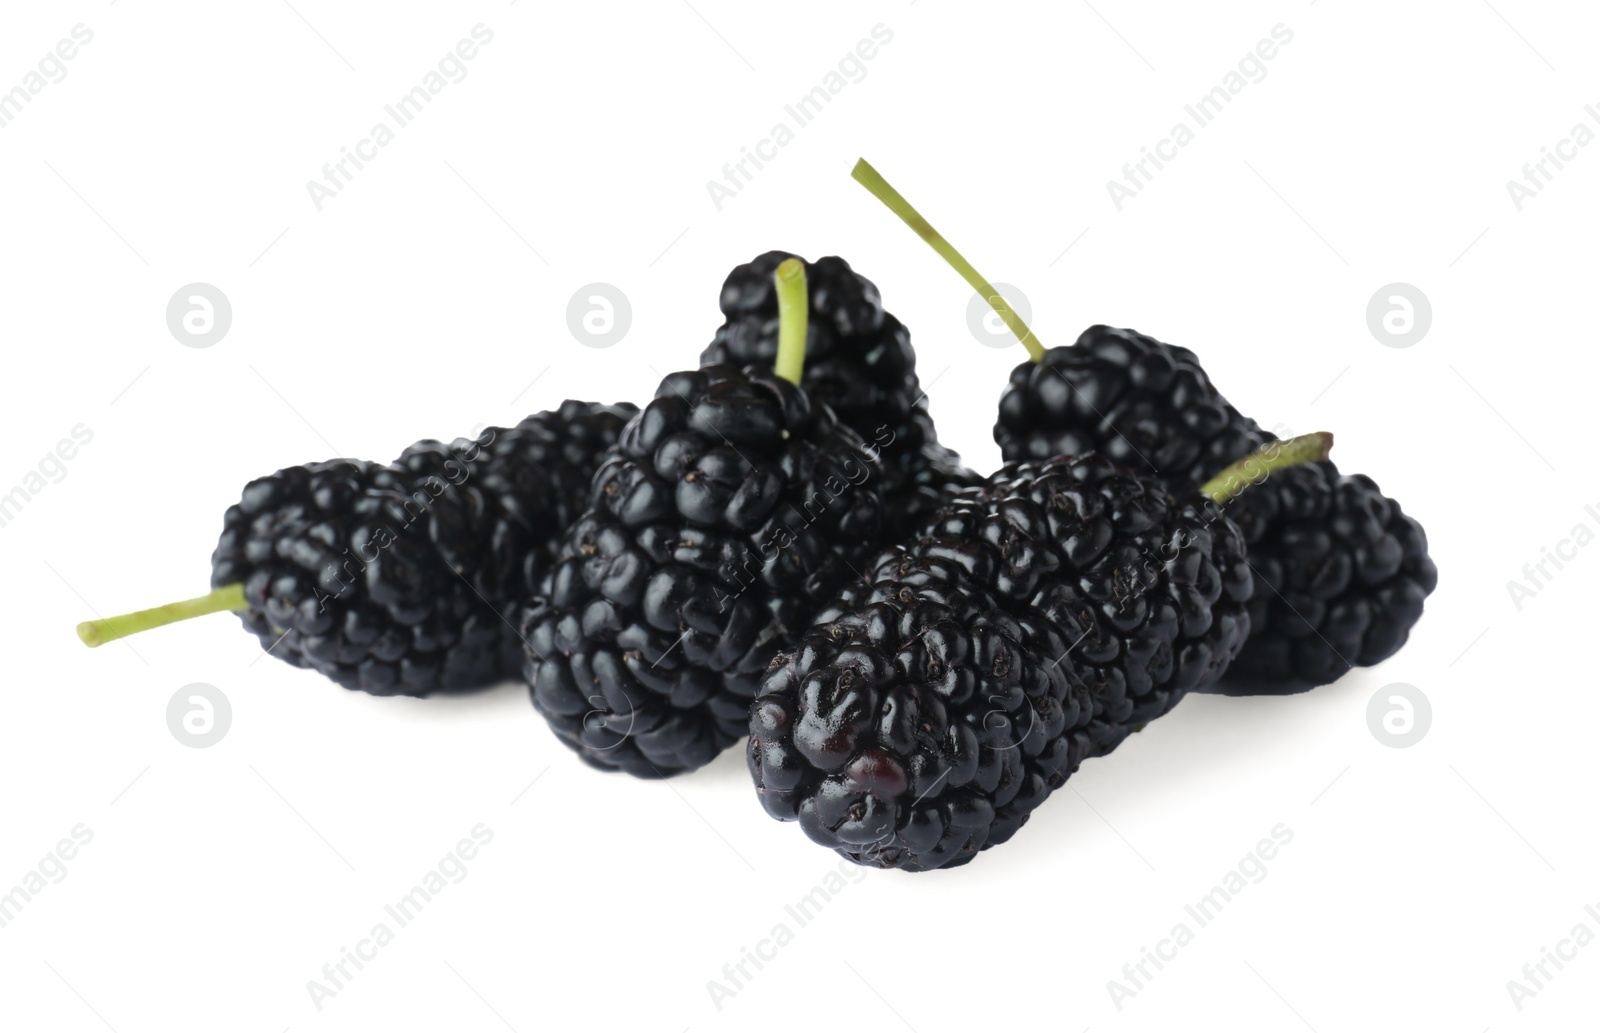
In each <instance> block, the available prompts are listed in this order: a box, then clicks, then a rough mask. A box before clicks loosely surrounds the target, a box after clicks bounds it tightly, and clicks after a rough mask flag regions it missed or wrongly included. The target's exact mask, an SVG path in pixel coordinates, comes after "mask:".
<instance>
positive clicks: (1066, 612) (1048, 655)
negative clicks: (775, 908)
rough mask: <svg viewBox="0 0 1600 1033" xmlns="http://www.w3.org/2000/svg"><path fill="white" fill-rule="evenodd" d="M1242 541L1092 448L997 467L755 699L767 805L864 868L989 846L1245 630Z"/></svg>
mask: <svg viewBox="0 0 1600 1033" xmlns="http://www.w3.org/2000/svg"><path fill="white" fill-rule="evenodd" d="M1251 587H1252V583H1251V580H1250V576H1249V572H1248V569H1247V567H1246V565H1245V562H1244V543H1243V539H1242V537H1241V535H1240V533H1239V531H1238V529H1237V528H1236V527H1235V526H1234V525H1233V524H1232V523H1231V522H1230V521H1229V520H1228V519H1227V518H1226V517H1224V516H1222V515H1221V514H1220V512H1218V511H1217V510H1216V507H1209V508H1208V507H1206V506H1205V505H1204V504H1202V503H1200V502H1198V501H1184V502H1180V501H1178V500H1175V499H1173V498H1172V497H1171V496H1169V495H1167V494H1166V492H1165V491H1164V490H1163V489H1161V487H1160V486H1159V485H1158V484H1156V483H1155V482H1154V481H1151V480H1149V479H1147V478H1141V477H1138V476H1135V475H1133V474H1131V473H1129V472H1128V471H1126V470H1123V469H1121V468H1119V467H1117V466H1116V465H1115V464H1113V463H1111V462H1110V461H1109V460H1107V459H1105V458H1104V457H1099V456H1096V455H1093V454H1090V455H1085V456H1078V457H1072V458H1057V459H1053V460H1049V461H1045V462H1037V463H1025V464H1010V465H1008V466H1006V467H1003V468H1002V469H1001V470H1000V471H999V472H998V473H997V474H996V475H995V476H994V477H993V478H991V479H990V481H989V482H988V483H987V484H986V485H985V486H984V487H982V488H979V489H968V490H964V491H959V492H957V493H956V494H955V495H954V497H953V498H952V499H951V501H950V502H949V503H948V504H947V505H946V506H945V508H944V509H942V510H941V511H940V512H939V513H938V514H937V515H936V516H935V517H934V519H933V520H932V521H931V522H930V523H929V525H928V526H927V527H926V528H924V533H923V534H922V535H921V536H919V537H917V538H915V539H913V540H912V541H910V542H908V543H905V544H902V545H897V546H892V547H890V548H888V549H885V550H884V551H883V552H881V553H880V554H879V555H878V556H877V557H875V558H874V559H873V560H872V562H871V564H870V566H869V567H868V568H867V569H866V577H865V578H864V579H859V580H857V581H855V582H852V583H851V584H849V585H848V586H846V588H845V589H844V590H843V591H841V593H840V594H839V596H838V598H837V599H836V600H835V601H834V602H833V604H832V605H831V606H830V607H828V608H827V609H826V610H824V611H822V613H821V614H820V615H819V618H818V622H817V623H816V624H815V625H814V626H813V627H812V628H811V629H809V630H808V631H807V632H806V633H805V635H804V637H803V638H802V639H801V640H800V642H799V644H798V645H797V646H796V647H795V649H794V650H793V651H792V652H791V653H790V654H788V655H787V656H785V657H782V658H780V660H779V662H778V663H776V664H775V665H774V667H773V669H772V671H771V672H770V673H769V675H768V676H767V679H766V681H765V683H764V685H763V687H762V694H761V696H760V697H759V698H758V699H757V700H756V702H755V704H754V705H753V706H752V707H751V711H750V728H749V733H750V735H749V739H748V743H747V750H748V752H747V761H748V764H749V768H750V772H751V775H752V777H753V778H754V780H755V783H756V789H757V793H758V795H759V796H760V798H761V801H762V804H763V806H764V807H765V808H766V809H767V811H768V813H769V814H771V815H772V816H774V817H776V818H779V819H782V820H797V821H798V822H799V823H800V826H801V828H802V829H804V831H805V832H806V834H807V835H808V836H810V837H811V838H812V839H813V840H815V841H817V842H819V843H822V844H824V845H826V846H829V847H832V848H834V849H835V850H838V851H839V852H840V853H841V854H843V855H844V856H845V857H848V858H850V859H851V860H853V861H856V862H858V863H861V864H867V865H874V866H877V867H884V868H903V869H907V870H910V871H924V870H928V869H932V868H940V867H950V866H953V865H958V864H963V863H965V862H967V861H969V860H971V859H972V857H974V856H975V855H976V854H977V853H978V852H979V851H980V850H983V849H985V848H987V847H990V846H994V845H995V844H997V843H1002V842H1005V841H1006V840H1007V839H1009V838H1010V837H1011V836H1012V835H1013V834H1014V833H1015V832H1016V831H1017V829H1018V828H1020V827H1021V826H1022V824H1023V823H1024V822H1025V821H1026V820H1027V818H1028V815H1029V814H1030V813H1031V812H1032V811H1033V809H1034V808H1035V807H1037V806H1038V805H1039V804H1040V803H1042V802H1043V801H1044V799H1045V798H1046V797H1047V796H1049V794H1050V793H1051V792H1052V791H1053V790H1054V789H1057V788H1059V787H1060V786H1061V785H1062V783H1063V782H1065V780H1066V778H1067V777H1068V776H1069V775H1071V774H1072V772H1073V771H1075V770H1076V769H1077V767H1078V764H1079V763H1080V762H1081V761H1083V760H1085V759H1087V758H1089V757H1094V756H1099V755H1102V754H1104V753H1107V752H1109V751H1110V750H1111V749H1113V748H1115V746H1116V745H1117V744H1118V743H1120V742H1121V741H1122V740H1123V739H1125V738H1126V737H1127V736H1128V735H1129V734H1131V733H1132V732H1134V731H1135V730H1137V728H1139V727H1141V726H1142V725H1143V724H1144V723H1145V722H1147V721H1149V720H1152V719H1153V718H1155V717H1157V716H1160V715H1161V714H1164V713H1166V712H1167V711H1168V710H1170V709H1171V708H1172V707H1173V706H1174V705H1176V703H1177V702H1178V700H1179V699H1181V698H1182V697H1183V695H1184V694H1185V693H1186V692H1188V691H1191V690H1193V689H1196V688H1200V687H1204V686H1205V685H1206V684H1208V683H1209V682H1210V681H1212V680H1214V679H1215V678H1216V677H1218V676H1219V675H1220V674H1221V672H1222V671H1223V670H1224V669H1225V668H1226V667H1227V665H1228V663H1229V661H1230V660H1231V659H1232V658H1233V656H1234V655H1235V654H1236V653H1237V652H1238V650H1239V648H1240V647H1241V646H1242V645H1243V642H1244V639H1245V637H1246V636H1247V635H1248V633H1249V613H1248V610H1247V603H1248V600H1249V597H1250V591H1251Z"/></svg>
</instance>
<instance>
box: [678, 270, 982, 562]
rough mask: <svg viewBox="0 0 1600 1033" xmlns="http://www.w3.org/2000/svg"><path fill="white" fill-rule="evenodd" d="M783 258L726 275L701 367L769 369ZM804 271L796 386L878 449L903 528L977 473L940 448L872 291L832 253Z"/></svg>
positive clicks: (895, 528)
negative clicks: (806, 306)
mask: <svg viewBox="0 0 1600 1033" xmlns="http://www.w3.org/2000/svg"><path fill="white" fill-rule="evenodd" d="M790 257H795V256H791V255H790V254H789V253H788V252H785V251H768V252H766V253H765V254H762V255H758V256H757V257H756V258H755V259H753V260H751V261H749V262H746V263H745V264H743V265H740V266H736V267H735V268H734V269H733V271H732V272H730V273H729V274H728V278H727V280H726V281H724V282H723V285H722V295H721V299H720V305H721V307H722V313H723V316H724V322H723V324H722V325H721V326H720V327H718V328H717V331H716V334H715V336H714V337H713V338H712V341H711V344H710V345H708V346H707V347H706V349H705V351H704V352H703V353H702V354H701V356H700V362H701V364H702V365H711V364H719V363H720V364H728V365H737V366H744V365H748V364H752V363H754V364H757V365H771V363H772V361H773V359H774V358H775V357H776V355H777V349H778V302H777V295H776V292H775V290H774V288H773V282H772V276H773V271H774V270H775V269H777V267H778V265H779V264H780V263H781V262H783V261H784V260H785V259H788V258H790ZM802 261H803V259H802ZM805 269H806V282H807V285H808V287H809V288H810V307H811V318H810V325H809V326H808V328H807V332H806V365H805V374H804V377H803V379H802V380H801V384H802V386H804V387H805V388H806V390H807V391H808V392H809V393H810V394H811V396H812V397H813V398H821V399H826V400H827V402H828V405H829V407H830V408H832V409H833V411H834V412H835V413H836V414H837V415H838V417H839V419H840V421H842V422H843V423H844V424H845V425H846V426H848V427H850V428H851V429H853V430H854V431H855V432H856V433H858V434H860V435H861V436H862V438H864V439H865V440H866V441H867V443H868V444H869V445H875V446H877V447H879V448H881V449H882V451H883V464H884V473H885V476H886V478H887V480H886V483H885V484H884V497H885V500H886V501H887V503H888V519H889V531H890V533H891V534H892V535H893V536H896V537H898V536H900V535H903V534H906V533H909V532H910V531H911V530H912V529H913V528H915V527H917V526H918V525H920V524H921V523H922V521H923V520H925V519H926V518H927V517H928V516H929V515H931V514H932V513H933V511H934V510H935V509H937V508H938V507H939V505H940V503H941V502H942V501H943V500H944V497H945V496H946V495H947V494H948V493H949V492H950V491H951V490H953V489H954V488H957V487H963V486H968V485H973V484H977V483H978V482H979V481H980V480H981V478H980V477H979V476H978V474H976V473H974V472H973V471H971V470H969V469H967V468H966V467H964V466H962V465H961V457H960V456H958V455H957V454H956V453H955V452H952V451H951V450H950V449H948V448H946V447H945V446H943V445H941V444H939V441H938V438H937V435H936V434H935V431H934V426H933V418H932V417H931V416H930V415H929V414H928V402H927V396H926V394H925V392H924V391H923V390H922V387H921V385H920V384H919V382H918V379H917V371H916V355H915V353H914V352H913V351H912V349H911V335H910V333H909V332H908V331H907V330H906V328H905V327H904V326H903V325H902V324H901V323H900V321H899V320H898V319H896V318H895V317H894V315H893V314H891V313H890V312H888V311H886V310H885V309H884V307H883V302H882V299H881V298H880V297H879V295H878V288H877V287H876V286H874V285H873V283H872V282H871V281H870V280H868V279H866V278H865V277H863V276H862V275H861V274H860V273H857V272H855V271H854V270H852V269H851V268H850V265H849V263H848V262H846V261H845V260H844V259H842V258H839V257H837V256H828V257H826V258H820V259H818V260H817V261H816V262H806V263H805Z"/></svg>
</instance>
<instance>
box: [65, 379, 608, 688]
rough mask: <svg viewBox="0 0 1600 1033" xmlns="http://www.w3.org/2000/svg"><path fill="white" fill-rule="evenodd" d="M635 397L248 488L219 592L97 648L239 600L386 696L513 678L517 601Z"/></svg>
mask: <svg viewBox="0 0 1600 1033" xmlns="http://www.w3.org/2000/svg"><path fill="white" fill-rule="evenodd" d="M635 411H636V410H635V409H634V407H633V406H628V405H624V406H606V405H596V404H593V403H587V402H574V401H567V402H564V403H562V405H561V407H560V408H559V409H557V410H555V411H552V412H543V413H539V414H537V415H534V416H530V417H528V418H527V419H525V420H523V421H522V422H521V423H519V424H518V425H517V426H515V427H510V428H500V427H493V428H489V429H487V430H485V431H484V432H483V433H482V434H481V435H479V437H477V438H475V439H471V440H467V439H462V440H458V441H456V442H454V443H453V444H451V445H445V444H442V443H441V442H438V441H431V440H430V441H419V442H417V443H416V444H414V445H412V446H411V447H410V448H408V449H406V450H405V452H403V453H402V454H401V455H400V457H399V458H398V459H397V460H396V461H395V462H394V463H392V464H389V465H387V466H385V465H380V464H376V463H370V462H366V461H363V460H344V459H336V460H330V461H327V462H321V463H312V464H308V465H305V466H296V467H289V468H287V469H283V470H279V471H278V472H276V473H274V474H271V475H268V476H266V477H262V478H258V479H257V480H254V481H252V482H250V483H249V484H248V485H246V486H245V488H244V491H243V492H242V493H241V496H240V499H239V502H238V503H236V504H235V505H233V506H231V507H229V509H228V511H227V513H226V514H225V515H224V518H223V531H222V535H221V537H220V538H219V540H218V542H217V548H216V551H215V552H214V554H213V555H212V572H211V584H212V588H213V591H212V592H211V594H210V595H207V596H203V597H201V598H199V599H193V600H188V601H186V602H183V603H175V604H172V605H170V606H166V607H159V608H157V609H154V610H146V611H140V612H138V613H134V614H128V615H125V616H122V617H113V618H109V619H107V620H101V621H90V622H87V623H85V624H83V625H80V626H79V635H80V637H82V638H83V639H84V641H85V642H86V643H88V644H90V645H99V644H100V643H102V642H106V641H111V640H113V639H115V638H120V637H122V636H123V635H127V634H132V633H134V632H137V631H141V630H144V629H146V628H151V627H156V626H159V625H161V624H166V623H170V622H171V621H174V620H182V619H185V618H187V617H192V616H198V615H200V614H202V613H211V612H216V611H219V610H235V611H237V612H238V613H239V616H240V619H241V621H243V623H244V626H245V628H246V629H247V630H249V631H250V632H252V633H253V634H255V635H256V637H257V638H258V639H260V641H261V644H262V646H263V648H265V649H266V650H267V651H268V652H270V653H271V654H272V655H273V656H275V657H277V658H278V659H280V660H283V661H285V662H286V663H290V664H293V665H294V666H296V667H306V668H310V669H312V670H315V671H318V672H320V673H322V674H324V675H326V676H327V677H328V678H330V679H331V680H333V681H334V682H336V683H338V684H339V685H342V686H344V687H346V688H351V689H361V690H363V691H365V692H369V693H373V694H375V695H413V696H420V695H425V694H427V693H429V692H432V691H437V690H459V689H468V688H474V687H477V686H481V685H485V684H488V683H491V682H494V681H497V680H500V679H503V678H507V677H513V676H515V675H516V674H517V673H518V672H519V671H520V669H521V666H522V660H521V658H522V646H521V642H520V639H519V637H518V634H517V630H516V627H515V624H514V622H515V620H516V617H517V614H518V612H519V611H520V609H521V608H522V607H523V606H524V605H525V604H526V603H527V601H528V600H529V598H530V597H531V594H532V586H536V585H537V584H539V583H540V582H541V581H542V579H543V577H544V575H545V573H546V572H547V571H548V569H549V567H550V564H551V562H552V559H553V557H554V550H555V544H556V541H557V539H558V537H559V534H560V532H561V531H562V530H563V529H564V528H565V526H566V525H567V524H568V523H570V522H571V521H572V519H573V518H574V517H575V515H576V513H577V512H578V510H579V508H580V506H581V505H582V500H583V498H584V497H585V495H586V494H587V484H588V479H589V476H590V475H591V474H592V472H593V470H594V467H595V465H596V463H597V461H598V457H599V456H600V454H601V453H603V452H604V450H605V449H606V448H607V447H609V446H610V445H611V444H612V443H613V442H614V441H615V440H616V438H617V435H618V433H620V431H621V428H622V427H623V425H624V424H625V422H626V421H627V419H628V418H629V417H630V416H632V415H633V414H634V412H635Z"/></svg>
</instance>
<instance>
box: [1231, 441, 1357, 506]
mask: <svg viewBox="0 0 1600 1033" xmlns="http://www.w3.org/2000/svg"><path fill="white" fill-rule="evenodd" d="M1331 448H1333V435H1332V434H1329V433H1328V432H1327V431H1317V432H1315V433H1313V434H1302V435H1300V436H1299V437H1297V438H1290V439H1289V440H1288V441H1272V442H1269V443H1267V444H1266V445H1264V446H1262V447H1261V448H1260V449H1257V450H1256V451H1254V452H1252V453H1250V454H1249V455H1247V456H1245V457H1244V458H1243V459H1241V460H1239V461H1238V462H1237V463H1234V464H1233V465H1232V466H1230V467H1228V468H1227V469H1226V470H1224V471H1222V472H1221V473H1219V474H1217V475H1216V476H1215V477H1213V478H1211V479H1210V480H1209V481H1207V482H1206V483H1204V484H1202V485H1201V486H1200V494H1202V495H1205V496H1207V497H1208V498H1210V499H1211V501H1212V502H1215V503H1216V504H1217V505H1219V506H1220V505H1222V504H1223V503H1226V502H1228V501H1229V500H1231V499H1233V498H1235V497H1236V496H1237V495H1238V494H1239V493H1240V492H1242V491H1244V490H1245V489H1246V488H1248V487H1250V486H1251V485H1253V484H1260V483H1261V482H1262V481H1264V480H1266V479H1267V478H1268V477H1269V476H1271V475H1272V474H1273V473H1275V472H1277V471H1278V470H1283V469H1286V468H1288V467H1291V466H1298V465H1299V464H1301V463H1314V462H1316V461H1317V460H1320V459H1326V458H1328V450H1329V449H1331Z"/></svg>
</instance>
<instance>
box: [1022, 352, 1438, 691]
mask: <svg viewBox="0 0 1600 1033" xmlns="http://www.w3.org/2000/svg"><path fill="white" fill-rule="evenodd" d="M994 433H995V440H996V441H997V442H998V443H999V444H1000V448H1001V454H1002V455H1003V457H1004V458H1006V459H1008V460H1010V459H1026V458H1035V457H1039V456H1043V455H1052V454H1071V453H1074V452H1077V451H1082V450H1085V449H1097V450H1099V451H1101V452H1103V453H1105V454H1106V455H1109V456H1111V457H1112V458H1113V459H1115V460H1117V461H1118V462H1121V463H1124V464H1126V465H1128V466H1130V467H1131V468H1133V469H1136V470H1139V471H1141V472H1148V473H1151V474H1153V475H1155V476H1156V477H1158V478H1160V479H1161V480H1162V481H1163V482H1164V483H1165V484H1166V485H1167V487H1168V488H1169V489H1170V490H1172V491H1174V492H1182V491H1186V490H1188V489H1190V488H1192V487H1194V486H1195V485H1197V484H1200V483H1201V482H1203V481H1204V480H1206V478H1208V477H1210V476H1211V475H1213V474H1215V473H1216V472H1217V471H1219V470H1221V469H1222V468H1224V467H1226V466H1227V465H1228V464H1230V463H1232V462H1234V461H1236V460H1238V459H1240V458H1242V457H1243V456H1245V455H1247V454H1248V453H1250V452H1251V451H1253V450H1255V449H1257V448H1260V447H1262V446H1263V445H1264V444H1266V443H1268V442H1270V441H1272V440H1274V438H1273V435H1272V434H1270V433H1268V432H1267V431H1264V430H1262V429H1261V427H1260V426H1259V425H1258V424H1256V422H1255V421H1254V420H1251V419H1249V418H1247V417H1245V416H1242V415H1241V414H1240V413H1239V412H1238V410H1236V409H1235V408H1234V407H1233V406H1232V405H1230V404H1229V403H1228V401H1227V400H1226V399H1225V398H1223V396H1222V394H1221V393H1220V392H1219V391H1218V390H1217V389H1216V387H1215V386H1214V385H1213V384H1212V383H1211V379H1210V378H1209V377H1208V376H1207V375H1206V373H1205V371H1204V370H1203V369H1201V367H1200V364H1199V361H1198V360H1197V359H1196V358H1195V355H1194V353H1193V352H1191V351H1189V350H1188V349H1186V348H1179V347H1176V346H1174V345H1169V344H1164V343H1162V342H1160V341H1157V340H1155V339H1154V338H1151V337H1147V336H1145V335H1143V334H1139V333H1135V332H1134V331H1131V330H1118V329H1114V328H1112V327H1105V326H1094V327H1090V328H1089V329H1088V330H1086V331H1084V333H1083V335H1082V336H1081V337H1080V338H1079V339H1078V341H1077V343H1075V344H1073V345H1071V346H1069V347H1065V348H1052V349H1050V350H1048V351H1046V352H1045V353H1044V357H1043V359H1042V361H1040V362H1031V361H1030V362H1024V363H1022V364H1021V365H1019V366H1018V367H1017V368H1016V369H1015V370H1013V371H1012V374H1011V380H1010V383H1009V384H1007V386H1006V389H1005V392H1004V394H1002V396H1001V399H1000V415H999V422H998V423H997V424H996V426H995V432H994ZM1229 513H1230V515H1231V516H1232V517H1233V519H1234V520H1235V521H1236V522H1237V523H1238V524H1239V526H1240V527H1241V528H1242V529H1243V531H1244V533H1245V539H1246V541H1247V543H1248V545H1249V553H1250V562H1251V564H1252V566H1253V568H1254V577H1255V581H1256V595H1255V601H1254V603H1253V604H1252V611H1253V615H1254V620H1253V628H1254V632H1253V634H1252V637H1251V639H1250V641H1249V643H1248V644H1247V645H1246V646H1245V649H1244V651H1243V653H1242V654H1241V655H1240V657H1239V661H1238V663H1237V664H1236V665H1235V667H1234V671H1235V673H1237V674H1239V675H1241V676H1243V677H1246V678H1248V679H1249V680H1250V681H1251V682H1252V684H1253V687H1255V688H1257V689H1265V690H1267V691H1284V690H1288V689H1293V688H1300V687H1305V686H1307V685H1321V684H1326V683H1327V682H1330V681H1333V680H1335V679H1337V678H1338V677H1340V676H1341V675H1343V674H1344V673H1345V672H1346V671H1348V670H1349V669H1350V668H1351V666H1369V665H1371V664H1376V663H1378V662H1380V661H1382V660H1384V659H1387V658H1388V657H1389V656H1391V655H1393V654H1394V652H1395V651H1396V650H1398V649H1399V648H1400V647H1401V646H1402V645H1403V644H1404V643H1405V641H1406V638H1407V636H1408V635H1409V633H1410V630H1411V627H1412V626H1413V625H1414V624H1415V623H1416V622H1417V620H1418V619H1419V618H1420V617H1421V615H1422V607H1423V600H1424V599H1425V598H1426V597H1427V595H1428V594H1429V593H1430V592H1432V591H1433V589H1434V586H1435V584H1436V583H1437V581H1438V572H1437V570H1436V568H1435V567H1434V564H1433V561H1432V560H1431V559H1430V558H1429V557H1428V544H1427V536H1426V534H1425V533H1424V532H1423V530H1422V526H1421V525H1420V524H1418V523H1417V521H1416V520H1414V519H1413V518H1411V517H1410V516H1407V515H1406V514H1405V513H1403V512H1402V511H1401V508H1400V504H1399V503H1398V502H1396V501H1395V500H1393V499H1391V498H1388V497H1386V496H1384V495H1383V494H1382V493H1381V492H1379V491H1378V488H1377V485H1375V484H1374V483H1373V482H1372V481H1371V480H1370V479H1369V478H1367V477H1364V476H1361V475H1353V476H1341V475H1340V473H1339V470H1338V468H1337V467H1336V466H1335V465H1334V464H1333V463H1331V462H1329V461H1327V460H1323V461H1321V462H1318V463H1314V464H1306V465H1304V466H1298V467H1293V468H1290V469H1287V470H1283V471H1280V472H1279V473H1276V474H1274V475H1273V476H1272V477H1270V478H1268V479H1267V480H1266V481H1265V482H1264V483H1262V484H1260V485H1257V486H1255V487H1252V488H1250V489H1249V490H1247V491H1246V492H1244V493H1243V494H1242V495H1240V496H1239V497H1238V499H1236V500H1235V501H1234V502H1233V503H1232V504H1231V505H1230V507H1229Z"/></svg>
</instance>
